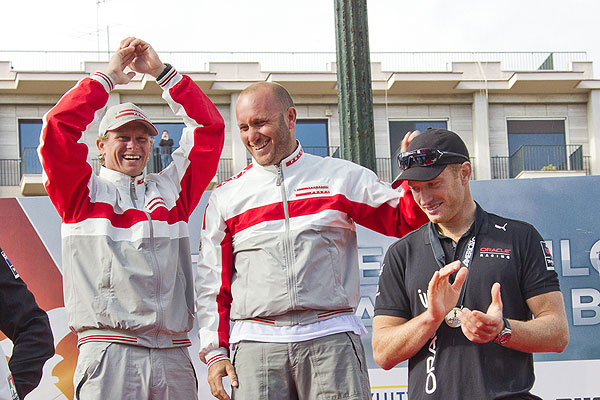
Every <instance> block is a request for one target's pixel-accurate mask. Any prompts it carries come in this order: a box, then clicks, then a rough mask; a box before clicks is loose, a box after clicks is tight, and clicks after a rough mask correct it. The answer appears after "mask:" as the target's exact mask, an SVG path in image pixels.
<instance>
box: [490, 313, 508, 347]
mask: <svg viewBox="0 0 600 400" xmlns="http://www.w3.org/2000/svg"><path fill="white" fill-rule="evenodd" d="M502 320H503V321H504V328H502V330H501V331H500V333H498V336H496V339H494V342H496V343H498V344H500V345H505V344H506V343H508V341H509V340H510V338H511V337H512V331H511V330H510V324H509V323H508V320H507V319H506V318H502Z"/></svg>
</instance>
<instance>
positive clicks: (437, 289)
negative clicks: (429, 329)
mask: <svg viewBox="0 0 600 400" xmlns="http://www.w3.org/2000/svg"><path fill="white" fill-rule="evenodd" d="M459 268H460V261H459V260H457V261H453V262H451V263H450V264H448V265H445V266H444V267H443V268H441V269H440V270H439V271H435V273H434V274H433V276H432V277H431V280H430V281H429V286H428V288H427V311H428V312H429V313H431V315H432V317H433V318H434V319H435V320H439V321H440V322H441V321H442V320H443V319H444V317H445V316H446V314H448V313H449V312H450V310H452V308H454V306H456V302H457V301H458V297H459V295H460V290H461V288H462V285H463V283H464V282H465V279H466V278H467V273H468V270H467V268H465V267H462V268H460V270H459ZM456 271H458V273H457V274H456V279H455V280H454V283H453V284H450V280H449V277H450V275H451V274H453V273H454V272H456Z"/></svg>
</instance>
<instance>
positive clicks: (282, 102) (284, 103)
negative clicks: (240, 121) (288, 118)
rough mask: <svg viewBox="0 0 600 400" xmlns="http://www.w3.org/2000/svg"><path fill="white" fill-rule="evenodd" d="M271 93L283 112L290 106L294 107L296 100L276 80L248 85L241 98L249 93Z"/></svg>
mask: <svg viewBox="0 0 600 400" xmlns="http://www.w3.org/2000/svg"><path fill="white" fill-rule="evenodd" d="M259 93H260V94H261V95H270V96H272V97H273V100H274V101H275V103H276V104H277V107H278V108H279V110H280V111H281V112H284V111H286V110H287V109H288V108H290V107H294V101H293V100H292V96H290V94H289V93H288V91H287V90H286V89H285V88H284V87H283V86H281V85H280V84H278V83H274V82H258V83H254V84H252V85H250V86H248V87H247V88H246V89H244V90H242V92H241V93H240V98H242V97H244V96H247V95H250V94H252V95H255V94H259Z"/></svg>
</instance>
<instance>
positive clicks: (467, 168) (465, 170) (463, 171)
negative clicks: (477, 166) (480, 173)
mask: <svg viewBox="0 0 600 400" xmlns="http://www.w3.org/2000/svg"><path fill="white" fill-rule="evenodd" d="M472 173H473V166H472V165H471V163H470V162H469V161H465V162H464V163H462V164H461V165H460V179H461V181H463V183H465V184H468V183H469V180H470V179H471V174H472Z"/></svg>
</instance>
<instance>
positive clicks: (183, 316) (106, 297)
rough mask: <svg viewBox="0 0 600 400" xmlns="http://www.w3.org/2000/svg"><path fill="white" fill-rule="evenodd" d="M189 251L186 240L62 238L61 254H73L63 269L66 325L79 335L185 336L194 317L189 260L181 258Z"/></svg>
mask: <svg viewBox="0 0 600 400" xmlns="http://www.w3.org/2000/svg"><path fill="white" fill-rule="evenodd" d="M189 251H190V248H189V239H188V238H187V237H186V238H181V239H169V238H152V239H150V238H145V239H142V240H138V241H134V242H130V241H113V240H112V239H111V238H110V237H107V236H104V235H99V236H68V237H65V238H64V239H63V254H70V255H71V257H68V258H67V259H66V260H65V264H64V268H65V270H64V277H65V278H64V286H65V288H64V289H65V290H64V292H65V305H66V306H67V309H69V310H70V312H69V325H70V326H71V327H72V328H73V329H74V330H75V331H77V332H80V331H84V330H85V329H88V328H115V329H118V330H125V331H131V332H134V333H136V334H137V335H140V336H143V335H150V334H155V333H157V332H156V331H158V330H160V332H161V334H167V335H169V334H170V335H180V334H184V333H186V332H188V331H189V330H191V328H192V326H193V317H194V289H193V285H192V282H193V278H192V275H193V272H192V264H191V261H190V259H189V257H185V256H182V255H183V254H190V253H189ZM159 260H160V261H159ZM178 260H179V262H178ZM153 276H155V279H153V278H152V277H153ZM159 347H160V346H159Z"/></svg>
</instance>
